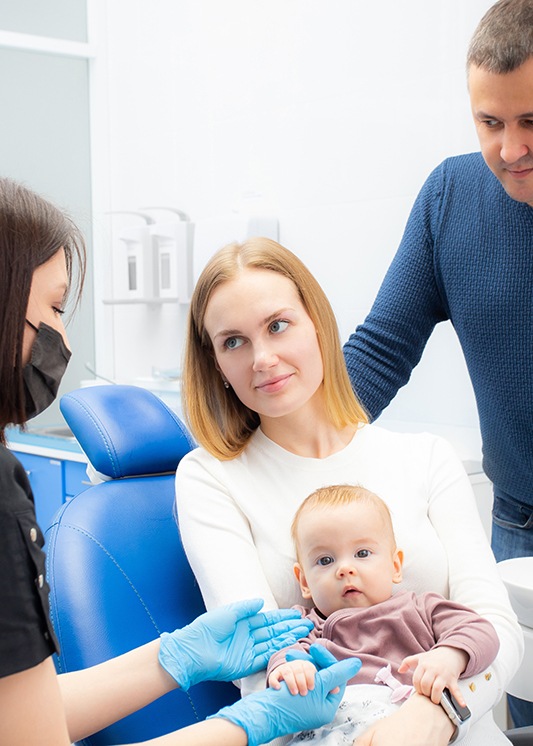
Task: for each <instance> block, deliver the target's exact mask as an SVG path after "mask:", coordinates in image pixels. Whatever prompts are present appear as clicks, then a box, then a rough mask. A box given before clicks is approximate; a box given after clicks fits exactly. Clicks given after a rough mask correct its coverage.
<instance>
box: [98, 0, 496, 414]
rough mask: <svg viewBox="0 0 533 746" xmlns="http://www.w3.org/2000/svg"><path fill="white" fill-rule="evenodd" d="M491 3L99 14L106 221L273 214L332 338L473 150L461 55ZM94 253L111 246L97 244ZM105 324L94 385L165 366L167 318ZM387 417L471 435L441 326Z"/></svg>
mask: <svg viewBox="0 0 533 746" xmlns="http://www.w3.org/2000/svg"><path fill="white" fill-rule="evenodd" d="M491 4H492V0H468V2H464V0H431V2H428V0H404V2H397V0H384V2H373V3H369V2H364V1H363V0H223V1H222V2H221V0H150V2H148V1H147V0H113V2H112V3H107V4H106V7H107V11H106V12H107V18H106V19H104V21H103V22H104V23H105V34H106V36H107V44H106V49H107V62H106V64H107V70H106V76H105V81H106V86H107V90H106V93H105V95H106V107H105V108H106V112H105V117H106V118H107V124H106V127H105V132H107V135H108V137H109V141H108V145H109V149H108V153H109V155H108V162H107V163H106V164H105V166H104V167H103V168H100V169H99V171H100V172H102V173H105V174H106V178H108V182H107V183H106V184H105V190H106V193H108V194H109V204H108V205H107V207H108V209H112V210H125V209H126V210H127V209H136V208H138V207H142V206H147V205H167V206H173V207H177V208H180V209H182V210H185V211H186V212H187V213H188V214H189V215H190V216H191V218H192V219H193V220H197V219H201V218H205V217H210V216H215V215H220V214H226V213H229V212H231V211H233V210H242V211H245V212H251V213H269V214H274V215H276V216H277V217H278V218H279V221H280V240H281V243H283V244H284V245H286V246H287V247H288V248H290V249H292V250H293V251H295V252H296V253H297V254H299V255H300V256H301V257H302V259H303V260H304V261H305V262H306V263H307V264H308V266H309V267H310V268H311V269H312V270H313V271H314V272H315V274H316V275H317V277H318V279H319V280H320V282H321V283H322V285H323V287H324V289H325V290H326V292H327V293H328V295H329V297H330V298H331V300H332V303H333V306H334V309H335V311H336V313H337V317H338V320H339V325H340V329H341V334H342V337H343V338H345V337H346V336H347V335H348V334H349V333H350V331H351V330H352V329H353V327H354V326H355V324H356V323H357V322H359V321H361V320H362V319H363V318H364V315H365V313H366V311H367V310H368V308H369V306H370V304H371V302H372V300H373V298H374V296H375V293H376V292H377V289H378V287H379V284H380V281H381V278H382V276H383V274H384V272H385V270H386V268H387V266H388V264H389V262H390V260H391V258H392V256H393V254H394V252H395V249H396V247H397V245H398V242H399V240H400V237H401V234H402V231H403V227H404V225H405V221H406V219H407V216H408V213H409V209H410V206H411V204H412V202H413V200H414V198H415V196H416V193H417V192H418V190H419V188H420V186H421V185H422V183H423V181H424V179H425V178H426V176H427V175H428V173H429V172H430V170H431V169H432V168H433V167H434V166H435V165H436V164H437V163H438V162H440V161H441V160H442V159H443V158H444V157H446V156H448V155H453V154H457V153H461V152H468V151H471V150H476V149H477V141H476V139H475V133H474V128H473V125H472V124H471V121H470V113H469V105H468V97H467V92H466V83H465V73H464V59H465V53H466V48H467V44H468V40H469V37H470V35H471V33H472V32H473V30H474V28H475V26H476V24H477V22H478V21H479V19H480V18H481V16H482V15H483V13H484V12H485V10H486V9H487V8H488V7H489V6H490V5H491ZM103 31H104V28H103V27H102V28H101V32H102V33H103ZM102 38H103V37H102ZM102 152H105V148H103V149H102ZM100 166H102V164H100ZM98 219H101V221H102V224H103V223H104V222H105V220H104V217H103V216H98V215H97V221H98ZM102 235H104V232H103V233H102ZM217 248H219V247H218V246H213V250H215V249H217ZM100 251H101V254H102V256H104V255H105V253H106V252H107V251H109V247H108V246H107V245H106V242H105V238H102V242H101V244H100ZM104 285H105V283H104V281H102V287H104ZM102 292H104V291H102ZM104 317H105V319H104V320H103V322H102V326H101V333H100V335H97V344H98V343H99V357H98V358H97V362H98V365H99V367H100V369H101V370H102V371H103V372H104V373H106V374H107V375H111V376H113V377H118V378H121V379H123V378H126V377H132V376H135V375H150V372H151V367H152V366H156V367H160V368H161V367H162V368H164V367H171V366H177V365H178V364H179V357H180V344H181V329H182V324H183V310H180V309H178V307H176V306H175V307H170V306H165V307H161V308H148V307H146V306H124V307H116V306H114V307H112V308H107V309H106V311H105V314H104ZM388 415H389V416H391V417H394V418H397V419H408V420H416V421H424V422H430V423H444V424H455V425H462V426H470V427H476V425H477V415H476V411H475V405H474V401H473V395H472V391H471V387H470V384H469V381H468V377H467V374H466V371H465V367H464V363H463V361H462V356H461V354H460V351H459V348H458V344H457V342H456V340H455V337H454V334H453V331H452V330H451V328H447V327H443V328H442V329H439V330H438V331H437V333H436V334H435V335H434V337H433V338H432V340H431V342H430V344H429V346H428V349H427V350H426V353H425V355H424V359H423V361H422V363H421V365H420V366H419V368H418V369H417V370H416V371H415V373H414V375H413V378H412V381H411V383H410V384H409V386H407V388H406V389H404V391H402V392H401V393H400V394H399V396H398V397H397V398H396V400H395V402H394V403H393V404H392V405H391V407H390V408H389V410H388Z"/></svg>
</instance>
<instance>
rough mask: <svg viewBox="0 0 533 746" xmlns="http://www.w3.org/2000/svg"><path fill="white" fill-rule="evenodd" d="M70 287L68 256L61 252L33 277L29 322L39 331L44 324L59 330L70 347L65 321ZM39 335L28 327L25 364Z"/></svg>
mask: <svg viewBox="0 0 533 746" xmlns="http://www.w3.org/2000/svg"><path fill="white" fill-rule="evenodd" d="M67 286H68V274H67V265H66V261H65V252H64V250H63V249H59V251H58V252H57V253H56V254H54V256H53V257H52V258H51V259H49V260H48V261H47V262H45V263H44V264H41V266H40V267H37V269H36V270H35V272H34V273H33V279H32V283H31V289H30V297H29V299H28V308H27V310H26V318H27V319H28V321H30V322H31V323H32V324H33V325H34V326H36V327H37V328H39V324H40V323H41V322H44V323H45V324H48V326H51V327H52V328H53V329H56V330H57V331H58V332H59V333H60V334H61V336H62V337H63V339H64V341H65V344H66V345H67V347H68V346H69V344H68V339H67V333H66V331H65V327H64V325H63V321H62V320H61V315H62V313H63V305H64V302H65V294H66V292H67ZM36 334H37V332H36V331H34V330H33V329H32V328H31V327H30V326H29V325H28V324H26V326H25V329H24V341H23V346H22V359H23V363H24V364H26V363H27V362H28V361H29V359H30V357H31V348H32V345H33V343H34V341H35V336H36Z"/></svg>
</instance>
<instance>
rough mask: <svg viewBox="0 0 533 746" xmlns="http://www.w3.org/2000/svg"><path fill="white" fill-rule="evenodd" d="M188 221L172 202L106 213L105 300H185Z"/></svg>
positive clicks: (188, 288)
mask: <svg viewBox="0 0 533 746" xmlns="http://www.w3.org/2000/svg"><path fill="white" fill-rule="evenodd" d="M193 237H194V225H193V223H191V222H190V220H189V218H188V216H187V215H186V214H185V213H183V212H181V211H180V210H175V209H172V208H146V209H145V210H138V211H133V210H132V211H127V210H125V211H117V212H113V213H111V245H112V251H111V259H112V297H111V298H108V299H107V300H105V301H104V302H105V303H107V304H124V303H176V302H179V303H188V302H189V300H190V296H191V291H192V266H193V265H192V252H193Z"/></svg>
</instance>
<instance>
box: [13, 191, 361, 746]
mask: <svg viewBox="0 0 533 746" xmlns="http://www.w3.org/2000/svg"><path fill="white" fill-rule="evenodd" d="M84 267H85V248H84V242H83V239H82V237H81V235H80V233H79V232H78V230H77V228H76V227H75V226H74V225H73V224H72V222H71V221H70V220H69V219H68V218H67V217H66V216H65V215H64V214H63V213H62V212H61V211H60V210H58V209H57V208H56V207H54V206H53V205H52V204H50V203H49V202H47V201H46V200H44V199H42V198H41V197H39V196H38V195H37V194H35V193H33V192H32V191H30V190H29V189H26V188H25V187H23V186H22V185H20V184H17V183H16V182H13V181H11V180H9V179H4V178H2V179H0V299H1V305H0V356H1V358H0V359H1V363H0V392H1V393H0V573H1V577H2V582H1V583H0V744H1V745H2V746H67V745H68V744H70V743H72V741H78V740H80V739H82V738H84V737H85V736H88V735H89V734H91V733H93V732H96V731H98V730H100V729H102V728H103V727H105V726H107V725H109V724H110V723H112V722H115V721H116V720H119V719H121V718H123V717H125V716H126V715H128V714H130V713H131V712H134V711H136V710H138V709H139V708H141V707H143V706H145V705H146V704H148V703H150V702H152V701H153V700H154V699H156V698H158V697H160V696H162V695H163V694H165V693H167V692H168V691H170V690H171V689H175V688H177V687H180V688H183V689H188V688H189V687H190V686H193V685H194V684H195V683H197V682H200V681H203V680H207V679H212V680H221V681H230V680H232V679H235V678H239V677H241V676H246V675H248V674H250V673H251V672H253V671H256V670H259V669H261V668H263V667H264V666H265V665H266V661H267V658H268V655H269V654H270V653H271V652H273V651H274V650H276V649H278V648H279V647H280V644H283V641H284V640H285V642H287V641H288V640H295V639H296V638H297V637H299V636H301V635H302V634H305V633H306V631H307V629H308V625H307V623H306V622H304V621H303V620H301V618H300V617H299V615H298V614H297V613H296V614H295V613H294V612H292V611H289V610H282V611H275V612H268V611H267V612H264V613H262V612H260V609H261V608H262V606H263V601H262V600H261V599H257V598H255V599H252V600H246V601H242V602H239V603H236V604H231V605H226V606H224V607H223V608H220V609H217V610H216V611H213V612H209V613H207V614H203V615H202V616H200V617H199V618H198V619H196V620H195V621H194V622H192V623H191V624H190V625H188V626H187V627H184V628H183V629H180V630H176V631H174V632H172V633H171V634H168V633H164V634H163V635H162V636H161V638H160V639H158V640H154V641H153V642H150V643H148V644H146V645H144V646H142V647H140V648H137V649H136V650H133V651H131V652H129V653H126V654H125V655H122V656H119V657H117V658H115V659H112V660H110V661H107V662H105V663H102V664H100V665H98V666H94V667H92V668H90V669H86V670H81V671H77V672H73V673H69V674H63V675H61V676H57V675H56V672H55V669H54V664H53V661H52V654H53V653H55V652H57V651H58V644H57V640H56V637H55V634H54V630H53V627H52V624H51V620H50V615H49V608H48V590H49V589H48V584H47V582H46V576H45V562H44V560H45V555H44V552H43V544H44V539H43V534H42V532H41V530H40V528H39V526H38V525H37V522H36V518H35V508H34V501H33V496H32V493H31V489H30V485H29V482H28V478H27V476H26V473H25V471H24V469H23V467H22V465H21V464H20V463H19V461H18V460H17V459H16V458H15V456H14V455H13V454H12V452H11V451H9V450H8V448H7V447H6V439H5V428H6V426H7V425H9V424H17V425H24V423H25V422H26V421H27V420H28V419H29V418H31V417H33V416H35V415H37V414H39V413H40V412H42V411H43V410H44V409H45V408H46V407H47V406H48V405H49V404H50V403H51V402H52V401H53V399H54V398H55V396H56V394H57V390H58V386H59V383H60V380H61V377H62V375H63V373H64V371H65V368H66V366H67V363H68V360H69V358H70V350H69V345H68V340H67V336H66V332H65V328H64V326H63V321H62V315H63V312H64V307H65V303H66V299H67V295H68V293H69V291H72V290H74V291H75V292H74V295H75V299H79V293H80V292H81V287H82V285H83V275H84ZM76 268H77V269H78V272H76V271H75V270H76ZM315 655H316V654H315ZM317 660H318V664H319V667H321V668H322V670H321V671H320V674H319V676H320V677H321V679H320V681H319V684H318V686H317V687H316V689H315V690H314V692H312V696H311V697H299V696H298V697H294V696H292V695H290V693H289V692H288V690H285V691H283V692H282V693H281V696H280V697H276V696H274V695H275V694H276V693H274V692H271V693H269V692H264V693H262V694H261V695H258V697H256V698H250V700H249V701H247V702H237V703H236V704H235V705H232V706H230V707H226V708H223V710H221V711H220V712H219V713H216V714H215V715H214V716H213V717H212V718H211V719H209V720H208V721H206V722H203V723H197V724H195V725H192V726H190V727H188V728H185V729H182V730H181V731H179V732H176V733H173V734H169V735H167V736H162V737H160V738H157V739H153V740H152V741H150V742H149V743H153V744H161V745H163V744H165V746H172V745H173V744H175V746H204V744H205V745H206V746H207V744H212V743H214V742H219V743H224V744H226V745H227V746H244V745H245V744H247V743H249V744H252V745H253V746H255V745H256V744H258V743H262V742H264V741H268V740H270V739H272V738H274V737H276V736H278V735H280V734H281V733H290V732H292V731H294V730H299V729H301V728H302V727H303V728H305V727H308V726H309V727H312V726H311V723H313V722H316V721H317V720H319V721H322V722H326V721H327V720H328V719H330V718H331V717H332V716H333V714H334V712H335V710H336V708H337V706H338V704H339V702H340V697H341V696H342V691H343V688H344V683H345V682H346V680H347V679H348V678H350V677H351V676H353V675H354V674H355V672H356V670H357V669H358V667H359V665H360V663H359V661H357V660H356V659H352V660H351V661H347V662H346V663H347V664H348V665H346V666H345V665H343V664H344V662H343V663H336V662H333V661H332V659H331V658H325V657H324V655H323V654H321V653H320V651H319V652H318V658H317ZM337 687H339V688H340V689H337ZM332 690H336V691H335V693H332Z"/></svg>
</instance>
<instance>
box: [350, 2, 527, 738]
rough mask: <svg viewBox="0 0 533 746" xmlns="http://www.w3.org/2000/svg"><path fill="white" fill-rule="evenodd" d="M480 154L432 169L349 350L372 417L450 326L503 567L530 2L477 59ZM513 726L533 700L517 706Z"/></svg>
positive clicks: (523, 436)
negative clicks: (459, 352) (472, 406)
mask: <svg viewBox="0 0 533 746" xmlns="http://www.w3.org/2000/svg"><path fill="white" fill-rule="evenodd" d="M467 62H468V85H469V92H470V99H471V104H472V112H473V116H474V122H475V125H476V128H477V131H478V137H479V141H480V145H481V153H473V154H471V155H464V156H458V157H455V158H450V159H448V160H446V161H444V163H442V164H441V165H440V166H438V168H436V169H435V171H433V173H432V174H431V175H430V176H429V178H428V180H427V181H426V183H425V184H424V186H423V187H422V190H421V192H420V194H419V195H418V198H417V200H416V202H415V204H414V207H413V210H412V212H411V215H410V217H409V221H408V223H407V226H406V229H405V233H404V236H403V239H402V242H401V244H400V247H399V249H398V252H397V254H396V256H395V258H394V260H393V262H392V264H391V266H390V268H389V270H388V273H387V275H386V276H385V279H384V281H383V284H382V286H381V289H380V291H379V293H378V296H377V298H376V300H375V302H374V305H373V307H372V309H371V311H370V313H369V315H368V316H367V318H366V320H365V322H364V323H363V324H362V325H361V326H359V327H358V328H357V330H356V332H355V334H352V336H351V337H350V339H349V341H348V342H347V343H346V345H345V347H344V354H345V357H346V363H347V367H348V371H349V374H350V377H351V380H352V384H353V386H354V389H355V391H356V393H357V395H358V396H359V398H360V400H361V402H362V404H363V405H364V407H365V408H366V410H367V411H368V413H369V414H370V416H371V418H372V419H375V418H376V417H378V416H379V414H380V413H381V411H382V410H383V409H384V408H385V407H386V406H387V405H388V404H389V402H390V401H391V399H392V398H393V397H394V396H395V395H396V393H397V391H398V389H399V388H400V387H401V386H403V385H404V384H405V383H407V381H408V380H409V377H410V375H411V372H412V369H413V368H414V367H415V366H416V365H417V363H418V362H419V360H420V358H421V356H422V352H423V350H424V347H425V345H426V342H427V340H428V338H429V336H430V335H431V333H432V331H433V329H434V327H435V325H436V324H437V323H438V322H440V321H445V320H448V319H449V320H450V321H451V322H452V324H453V326H454V328H455V331H456V333H457V335H458V337H459V340H460V343H461V346H462V349H463V352H464V356H465V359H466V363H467V365H468V370H469V374H470V377H471V380H472V384H473V387H474V392H475V395H476V401H477V407H478V412H479V419H480V425H481V434H482V439H483V466H484V470H485V472H486V474H487V475H488V477H489V478H490V479H491V481H492V482H493V484H494V510H493V527H492V548H493V551H494V553H495V555H496V559H497V560H503V559H507V558H509V557H518V556H528V555H533V0H499V2H497V3H496V4H495V5H493V6H492V8H490V9H489V11H488V12H487V13H486V14H485V16H484V17H483V19H482V20H481V22H480V24H479V26H478V28H477V30H476V32H475V34H474V36H473V38H472V41H471V43H470V48H469V52H468V60H467ZM510 709H511V715H512V717H513V721H514V723H515V725H517V726H521V725H526V724H532V723H533V703H530V702H524V701H523V700H520V699H517V698H515V697H511V698H510Z"/></svg>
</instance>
